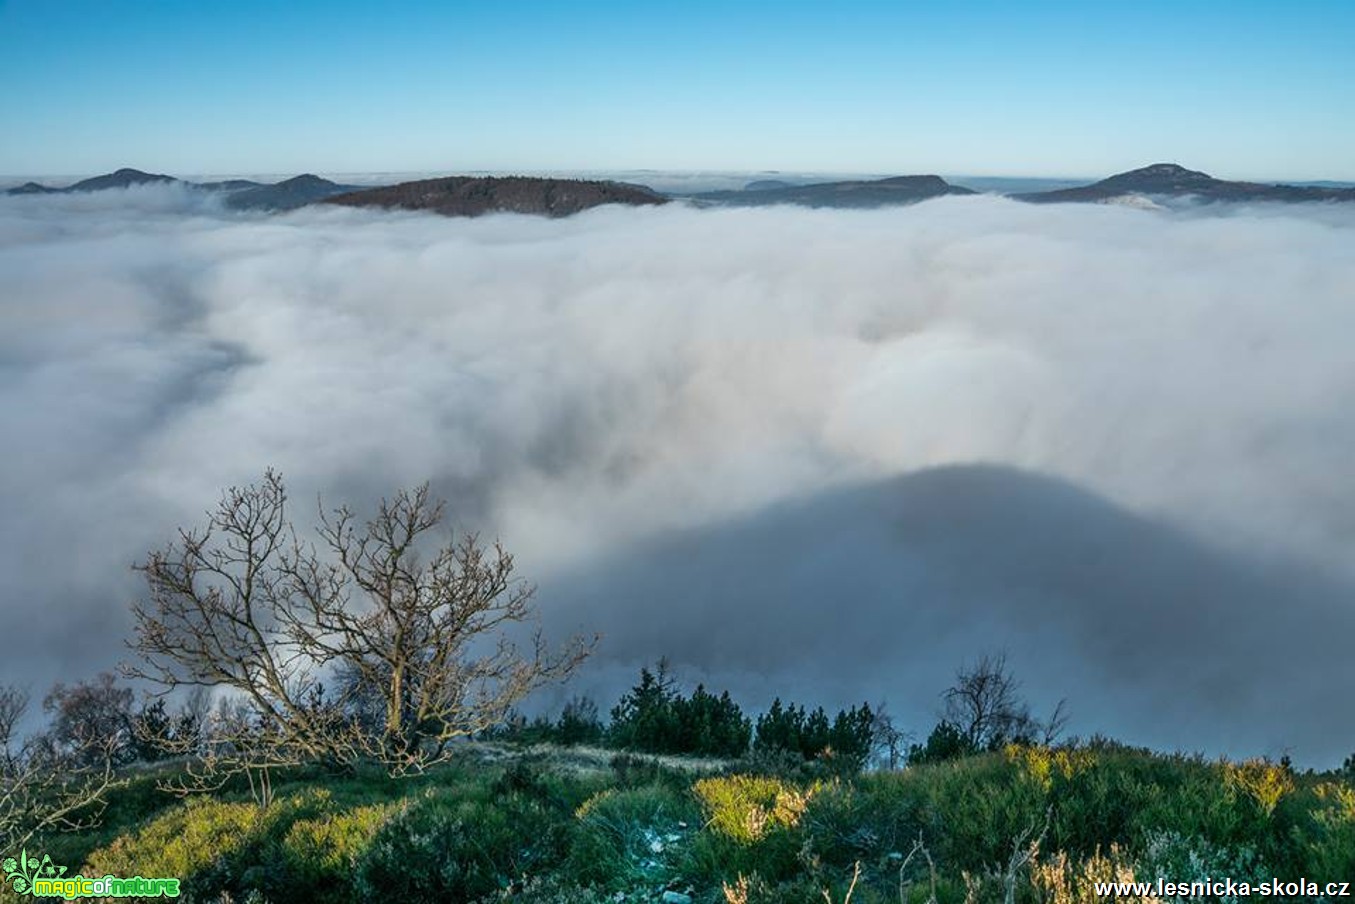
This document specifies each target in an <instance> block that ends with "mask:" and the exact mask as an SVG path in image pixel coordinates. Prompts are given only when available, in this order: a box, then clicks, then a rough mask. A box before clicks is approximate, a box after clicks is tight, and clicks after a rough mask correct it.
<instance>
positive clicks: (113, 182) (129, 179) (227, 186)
mask: <svg viewBox="0 0 1355 904" xmlns="http://www.w3.org/2000/svg"><path fill="white" fill-rule="evenodd" d="M138 185H183V186H186V187H188V188H195V189H199V190H201V191H211V192H222V193H225V195H226V202H225V203H226V206H227V207H230V208H232V209H235V210H292V209H294V208H297V207H301V206H303V205H305V204H311V203H314V202H315V201H319V200H322V199H324V198H328V197H330V196H331V195H339V194H343V193H344V192H350V191H353V190H354V189H357V188H361V186H358V185H341V184H339V183H337V182H331V181H329V180H328V179H322V178H320V177H319V176H315V175H311V174H310V173H306V174H305V175H301V176H294V177H293V178H291V179H286V180H284V181H282V182H278V183H276V184H272V185H269V184H266V183H263V182H255V181H254V180H252V179H226V180H224V181H220V182H189V181H187V180H185V179H178V178H175V177H174V176H166V175H164V174H162V173H147V172H143V171H142V170H138V169H131V168H128V167H124V168H122V169H120V170H116V171H114V172H111V173H105V174H104V175H102V176H93V177H91V178H89V179H82V180H80V181H79V182H76V183H74V184H73V185H68V186H66V187H65V188H52V187H50V186H47V185H42V184H41V183H38V182H26V183H24V184H23V185H20V186H17V187H15V188H11V189H9V190H8V191H6V192H5V194H7V195H55V194H82V193H85V192H95V191H106V190H108V189H119V188H132V187H134V186H138Z"/></svg>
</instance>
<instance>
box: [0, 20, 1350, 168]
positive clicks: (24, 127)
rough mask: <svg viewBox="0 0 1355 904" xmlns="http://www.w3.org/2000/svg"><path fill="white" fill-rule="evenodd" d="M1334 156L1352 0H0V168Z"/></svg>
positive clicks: (1335, 161) (1250, 164) (802, 164)
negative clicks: (928, 0)
mask: <svg viewBox="0 0 1355 904" xmlns="http://www.w3.org/2000/svg"><path fill="white" fill-rule="evenodd" d="M1160 160H1174V161H1177V162H1181V163H1183V164H1186V165H1188V166H1192V167H1196V168H1200V169H1205V170H1208V171H1210V172H1212V173H1214V174H1215V175H1220V176H1224V177H1233V178H1276V179H1280V178H1285V179H1318V178H1331V179H1355V2H1351V0H1323V2H1318V0H1290V2H1249V0H1232V2H1213V0H1204V2H1189V0H1175V2H1158V0H1139V2H1111V0H1083V2H1078V3H1066V2H1045V3H1034V2H1032V3H1018V2H986V0H974V2H951V3H937V4H915V3H907V2H903V0H893V2H865V0H857V2H853V0H842V2H838V3H828V2H824V0H819V2H797V0H786V2H781V3H775V4H773V3H736V2H725V3H714V2H705V0H687V2H680V3H678V2H674V3H647V2H644V0H628V2H594V3H575V4H570V3H567V2H563V0H557V2H553V3H549V2H500V3H457V2H439V3H424V2H408V3H399V2H389V3H384V4H378V3H356V2H345V0H324V2H310V0H287V2H278V0H270V2H255V0H230V2H215V0H136V2H133V0H0V173H4V174H9V175H23V174H40V173H41V174H46V173H53V174H56V173H69V174H79V173H92V172H101V171H106V170H110V169H113V168H116V167H118V166H124V165H128V166H136V167H139V168H142V169H150V170H156V171H163V172H170V173H177V174H191V173H211V172H215V173H248V172H267V173H289V172H299V171H303V170H310V171H318V172H344V171H348V172H355V171H425V170H447V171H454V170H459V169H467V170H470V169H498V170H503V169H509V170H513V169H517V170H544V169H594V170H606V169H635V168H654V169H684V170H686V169H696V170H704V169H712V170H713V169H746V170H762V169H778V170H787V171H795V170H809V171H834V172H872V173H914V172H939V173H952V174H954V173H966V174H976V175H981V174H1005V175H1030V176H1098V175H1104V174H1108V173H1111V172H1115V171H1118V170H1123V169H1128V168H1131V167H1134V166H1138V165H1142V164H1146V163H1151V162H1155V161H1160Z"/></svg>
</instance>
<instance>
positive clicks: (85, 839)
mask: <svg viewBox="0 0 1355 904" xmlns="http://www.w3.org/2000/svg"><path fill="white" fill-rule="evenodd" d="M162 777H163V776H157V775H155V774H145V775H140V776H137V777H136V778H135V779H133V780H132V781H131V783H130V784H128V785H127V786H126V787H124V788H122V789H120V790H119V791H118V792H117V793H116V794H114V795H113V796H112V797H111V799H110V807H109V810H108V811H107V813H106V814H105V825H104V827H103V828H102V829H100V830H98V831H97V832H91V833H85V834H80V835H66V836H59V837H53V838H49V839H46V840H45V841H44V844H45V850H46V852H47V853H49V854H51V855H52V857H53V859H54V861H56V862H60V863H65V864H67V865H69V866H71V867H72V870H71V872H74V871H75V870H74V866H75V865H76V864H83V867H82V869H81V871H82V872H83V873H84V874H85V875H103V874H105V873H113V874H115V875H120V874H128V875H130V874H141V875H147V876H151V875H155V876H161V875H177V876H180V877H182V878H183V879H184V888H185V890H186V892H187V894H188V896H189V899H190V900H196V901H215V900H227V899H229V900H234V901H247V900H254V901H262V900H268V901H279V902H280V901H288V902H309V901H315V902H319V901H374V900H383V899H394V900H401V901H410V902H418V901H429V902H432V901H448V902H469V901H486V902H488V901H499V900H514V901H524V902H601V901H615V902H621V901H635V902H638V901H661V900H666V901H685V900H691V901H694V902H735V904H737V902H773V901H814V900H823V899H824V894H825V893H826V894H827V895H828V896H829V900H831V901H842V900H844V899H845V898H844V896H845V895H846V894H847V890H848V888H849V887H850V886H852V885H853V884H854V888H853V889H852V892H851V894H852V897H851V900H852V901H854V902H884V901H889V902H897V901H900V900H906V901H914V902H921V901H925V900H929V899H932V898H933V896H934V899H935V900H937V901H939V902H961V901H1001V900H1016V901H1030V902H1034V901H1092V900H1095V898H1094V897H1093V895H1092V891H1091V886H1090V883H1091V881H1093V879H1094V878H1109V877H1112V876H1114V877H1120V878H1126V877H1130V876H1133V877H1137V878H1139V879H1145V878H1146V879H1147V880H1148V881H1152V880H1155V879H1156V877H1158V876H1164V877H1167V878H1169V879H1173V880H1177V881H1188V880H1191V879H1202V878H1204V877H1205V876H1214V877H1232V878H1234V879H1238V880H1242V879H1250V880H1251V881H1253V882H1259V881H1263V880H1265V879H1268V878H1271V877H1279V878H1297V877H1300V876H1306V877H1310V878H1318V879H1323V880H1324V881H1325V880H1328V879H1339V878H1341V877H1348V876H1351V875H1355V786H1352V784H1351V783H1350V781H1349V779H1348V778H1346V779H1342V778H1340V777H1337V776H1331V775H1329V776H1315V775H1302V776H1300V775H1294V774H1292V773H1291V772H1289V771H1288V770H1287V769H1286V768H1285V767H1284V766H1281V765H1277V764H1265V763H1244V764H1232V763H1226V762H1208V761H1205V760H1203V759H1200V758H1191V757H1182V756H1162V755H1155V754H1152V753H1149V752H1147V751H1143V750H1134V749H1129V748H1125V747H1121V746H1118V745H1115V744H1111V743H1108V742H1097V743H1091V744H1086V745H1070V746H1063V747H1054V748H1049V747H1041V746H1025V745H1011V746H1009V747H1007V748H1005V749H1003V750H1000V751H995V752H991V753H983V754H979V755H975V756H971V757H966V758H961V759H958V760H952V761H948V762H944V763H937V764H926V765H915V766H911V767H909V768H907V769H904V770H898V771H880V772H869V773H864V774H858V775H844V776H836V777H827V778H823V777H820V778H807V777H804V776H801V775H793V774H784V773H780V774H778V773H776V772H774V771H771V772H769V771H767V770H766V769H763V768H757V767H756V766H754V765H752V764H749V763H747V762H741V761H725V762H722V763H721V762H709V761H707V762H704V763H702V762H698V763H695V764H693V765H690V766H683V765H682V764H681V762H680V761H667V762H659V761H658V760H657V759H651V758H646V757H640V756H634V755H619V756H616V757H615V758H614V759H612V760H611V761H610V763H609V762H608V760H607V759H606V758H605V756H603V755H601V754H600V753H599V752H598V751H596V750H593V749H583V750H581V751H580V752H578V753H570V752H569V751H568V750H565V749H563V748H559V747H529V748H522V749H519V750H516V751H514V750H512V749H510V748H506V747H504V746H502V745H494V744H484V743H477V744H469V745H465V747H463V748H462V749H461V751H460V753H459V755H458V757H457V758H456V759H455V760H454V761H452V762H450V763H447V764H444V765H442V766H439V767H438V768H437V769H435V770H432V771H430V772H429V773H427V774H426V775H423V776H420V777H417V778H410V779H407V780H396V779H391V778H389V777H388V776H386V775H384V774H381V773H377V772H363V771H359V772H357V773H354V774H350V775H345V776H335V775H326V774H323V773H322V772H321V771H319V770H316V769H309V770H297V771H295V772H293V773H291V774H289V775H288V776H287V777H286V778H285V779H283V780H281V781H280V782H279V785H278V789H277V790H278V794H277V799H276V801H275V803H274V804H273V805H272V806H270V807H269V808H267V809H259V808H258V807H257V806H256V805H255V804H254V803H253V802H252V801H251V800H250V798H249V796H248V791H247V789H246V788H244V787H243V785H242V784H241V783H238V782H237V783H236V784H235V785H233V786H230V787H226V788H223V789H222V790H221V791H220V792H218V793H217V794H216V795H213V796H210V797H198V798H193V799H190V800H188V801H180V800H178V799H176V798H174V797H172V796H169V795H167V794H165V793H164V792H162V791H158V790H157V789H156V786H157V779H158V778H162ZM854 878H855V881H854V883H853V879H854ZM1008 888H1010V894H1011V897H1010V898H1008ZM665 895H667V897H665Z"/></svg>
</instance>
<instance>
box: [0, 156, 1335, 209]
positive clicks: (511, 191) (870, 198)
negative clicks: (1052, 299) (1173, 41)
mask: <svg viewBox="0 0 1355 904" xmlns="http://www.w3.org/2000/svg"><path fill="white" fill-rule="evenodd" d="M140 185H182V186H185V187H187V188H192V189H197V190H200V191H210V192H216V193H220V194H222V195H224V201H223V203H224V204H225V206H226V207H228V208H230V209H232V210H259V211H286V210H294V209H296V208H298V207H303V206H306V205H308V204H316V203H334V204H340V205H343V206H348V207H380V208H394V209H403V210H429V211H433V212H435V213H441V214H444V215H448V216H477V215H480V214H484V213H491V212H499V211H501V212H514V213H527V214H536V215H540V216H548V217H561V216H568V215H570V214H572V213H577V212H579V211H581V210H587V209H589V208H591V207H597V206H599V205H602V204H628V205H641V206H644V205H656V204H664V203H666V202H668V201H669V200H673V199H678V200H684V201H689V202H693V203H696V204H698V205H701V206H723V207H762V206H769V205H775V204H788V205H795V206H800V207H813V208H846V209H863V208H878V207H887V206H895V205H903V204H915V203H917V202H919V201H925V200H928V199H930V198H938V197H944V196H947V195H974V194H979V193H980V192H976V191H975V190H974V189H972V188H967V187H965V186H963V185H956V184H953V183H950V182H948V181H946V180H945V179H943V178H942V177H940V176H935V175H913V176H892V177H888V178H884V179H848V180H841V181H835V182H816V183H808V184H795V183H792V182H789V181H786V180H782V179H757V180H754V181H752V182H749V183H748V184H747V185H745V186H744V187H743V188H742V189H739V190H732V191H731V190H724V191H706V192H689V193H683V192H668V193H660V192H656V191H654V190H652V189H650V188H648V187H646V186H643V185H636V184H632V183H629V182H616V181H610V180H588V179H564V178H541V177H532V176H446V177H441V178H435V179H420V180H416V181H411V182H401V183H398V184H396V185H386V186H380V187H370V186H362V185H345V184H342V183H338V182H333V181H330V180H329V179H324V178H322V177H320V176H316V175H314V174H311V173H305V174H302V175H300V176H294V177H292V178H290V179H285V180H283V181H281V182H277V183H272V184H266V183H262V182H256V181H253V180H250V179H227V180H222V181H217V182H191V181H188V180H184V179H178V178H176V177H174V176H168V175H165V174H163V173H148V172H144V171H142V170H138V169H131V168H128V167H124V168H122V169H119V170H116V171H114V172H111V173H105V174H103V175H100V176H93V177H90V178H88V179H82V180H80V181H78V182H75V183H74V184H72V185H69V186H66V187H65V188H56V187H52V186H48V185H43V184H41V183H38V182H26V183H24V184H22V185H18V186H15V187H13V188H10V189H8V190H7V191H5V194H7V195H11V196H18V195H51V194H72V193H84V192H96V191H104V190H108V189H127V188H131V187H135V186H140ZM1065 185H1066V183H1065ZM993 190H995V189H992V188H991V187H990V189H989V191H993ZM1007 196H1008V197H1011V198H1014V199H1016V200H1020V201H1026V202H1029V203H1033V204H1057V203H1117V204H1129V205H1130V206H1137V207H1144V208H1153V207H1155V206H1158V205H1157V204H1156V201H1163V200H1164V199H1174V198H1179V199H1192V200H1197V201H1204V202H1273V203H1304V202H1314V201H1322V202H1332V201H1337V202H1352V201H1355V186H1352V185H1349V184H1341V183H1324V182H1309V183H1305V184H1292V185H1291V184H1283V183H1262V182H1236V181H1229V180H1226V179H1216V178H1214V177H1213V176H1211V175H1209V174H1208V173H1205V172H1201V171H1199V170H1192V169H1187V168H1186V167H1184V166H1181V165H1180V164H1176V163H1154V164H1151V165H1149V166H1144V167H1140V168H1138V169H1134V170H1129V171H1127V172H1123V173H1117V174H1115V175H1113V176H1108V177H1107V178H1105V179H1102V180H1100V181H1098V182H1093V183H1089V184H1086V185H1072V186H1067V187H1062V188H1055V189H1052V190H1046V191H1025V192H1014V193H1009V194H1008V195H1007ZM1154 199H1156V201H1155V200H1154Z"/></svg>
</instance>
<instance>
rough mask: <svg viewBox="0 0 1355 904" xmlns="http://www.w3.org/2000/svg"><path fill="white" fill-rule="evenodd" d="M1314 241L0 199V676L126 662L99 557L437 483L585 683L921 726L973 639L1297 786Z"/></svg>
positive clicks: (1318, 751) (1340, 551)
mask: <svg viewBox="0 0 1355 904" xmlns="http://www.w3.org/2000/svg"><path fill="white" fill-rule="evenodd" d="M1353 238H1355V213H1353V212H1351V211H1348V210H1345V209H1340V208H1334V207H1326V208H1311V209H1305V208H1297V207H1295V208H1272V209H1250V210H1233V211H1230V212H1227V213H1220V212H1219V211H1207V212H1190V211H1184V212H1183V211H1178V212H1173V213H1155V212H1144V211H1138V210H1128V209H1120V208H1114V207H1102V206H1083V207H1071V206H1069V207H1063V206H1059V207H1032V206H1025V205H1021V204H1018V203H1015V202H1011V201H1006V200H1002V199H997V198H990V197H978V198H955V199H942V200H938V201H933V202H928V203H926V204H922V205H919V206H916V207H910V208H902V209H895V210H885V211H878V212H838V211H808V210H798V209H757V210H729V211H717V210H704V211H703V210H693V209H689V208H684V207H679V206H669V207H666V208H662V209H653V210H628V209H602V210H597V211H593V212H590V213H588V214H585V215H582V216H578V217H574V218H570V219H568V220H563V221H552V220H542V219H530V218H521V217H488V218H484V219H479V220H449V219H440V218H435V217H430V216H422V215H396V214H377V213H371V212H364V211H355V210H320V209H317V210H304V211H300V212H297V213H294V214H291V215H288V216H285V217H273V218H260V217H248V218H247V217H239V216H228V215H226V214H223V213H221V212H220V211H219V210H218V209H217V208H215V207H214V206H213V205H212V204H211V203H210V202H205V201H204V200H203V199H202V198H201V196H198V195H194V194H193V193H189V192H181V191H176V190H173V189H164V188H159V189H157V188H146V189H141V190H132V191H128V192H103V193H99V194H96V195H88V196H80V197H75V196H72V197H70V198H67V197H59V198H40V197H35V198H10V199H0V418H3V422H4V424H5V430H4V437H5V438H4V446H5V448H4V453H5V454H4V464H3V465H0V495H2V496H3V499H4V500H5V503H4V506H3V508H2V509H0V601H2V602H3V606H4V613H3V614H4V617H5V619H6V626H7V627H8V628H12V630H11V631H10V632H9V633H10V637H11V640H9V641H8V642H7V650H6V659H5V663H4V665H3V666H2V667H0V680H11V681H13V680H18V681H22V682H28V683H31V684H32V685H33V686H34V687H35V688H36V689H42V688H43V687H44V686H45V685H46V684H47V683H49V682H50V681H52V680H55V679H57V678H64V679H67V680H70V679H72V678H77V677H81V676H83V675H86V674H89V673H91V672H92V671H94V670H95V669H97V668H99V667H101V666H106V665H109V664H111V663H113V662H114V661H116V660H117V659H118V658H120V656H121V655H122V649H121V639H122V637H123V636H125V630H126V626H127V618H126V603H127V602H128V600H129V599H130V598H132V597H133V596H134V595H135V594H136V593H137V591H138V586H137V583H136V580H135V576H134V575H132V574H131V573H130V572H129V570H128V566H129V565H130V564H131V563H132V562H133V561H135V560H136V559H137V558H138V557H140V556H142V555H144V553H145V551H146V550H147V549H148V548H150V547H152V546H155V545H157V544H159V543H161V542H162V541H164V540H165V539H167V538H168V537H169V536H171V534H172V531H173V529H174V528H175V527H176V526H177V525H179V524H183V523H190V522H192V521H194V520H195V519H197V518H198V517H199V516H200V514H201V512H202V511H203V510H204V509H205V508H207V507H208V506H209V505H210V504H211V503H212V502H213V501H214V499H215V498H216V495H217V492H218V490H219V488H220V487H222V486H223V485H226V484H229V483H233V482H241V481H248V480H251V479H253V478H255V477H257V476H258V475H259V473H260V472H261V471H262V470H263V468H264V467H266V466H269V465H271V466H275V467H277V468H279V469H280V470H281V471H282V472H283V474H284V475H285V476H286V477H287V478H288V481H289V484H290V486H291V488H292V490H293V495H294V498H296V499H297V500H299V501H300V502H301V503H302V504H303V505H302V508H303V511H302V514H303V515H304V513H305V508H306V506H305V503H306V501H307V500H310V499H313V498H314V495H315V494H316V493H317V492H321V491H323V492H324V493H325V494H326V495H327V496H330V497H333V498H335V499H336V500H337V499H350V500H353V501H355V502H362V501H364V500H368V499H371V498H373V497H376V496H379V495H380V494H381V493H383V492H389V491H390V490H391V489H393V488H394V487H396V486H398V485H401V484H410V483H415V482H418V481H421V480H423V479H425V478H431V479H433V481H434V484H435V486H436V487H437V489H438V490H439V491H440V492H441V493H443V494H444V495H446V496H447V497H449V498H450V499H451V500H452V502H453V503H454V508H455V511H456V515H457V519H458V521H459V522H460V523H462V524H464V525H465V526H468V527H478V528H481V529H484V530H486V531H489V532H492V533H497V534H500V535H501V536H502V537H503V539H504V541H505V543H506V545H508V546H509V547H510V548H511V549H513V550H514V551H515V552H516V553H517V554H518V560H519V564H520V565H521V567H522V569H523V572H524V574H526V575H527V576H530V577H531V578H533V579H534V580H535V581H536V582H537V583H538V584H539V585H540V599H541V601H542V604H543V607H545V608H547V609H548V610H549V612H550V615H549V619H548V623H549V624H550V625H551V626H552V627H554V628H556V629H558V630H562V631H563V630H567V629H571V628H574V627H584V628H588V629H597V630H601V631H603V632H604V634H605V635H606V638H605V640H604V643H603V646H602V648H601V649H600V651H599V656H598V659H597V663H596V664H595V665H594V667H593V670H592V672H591V673H590V675H589V676H585V679H584V681H585V683H587V682H590V681H591V682H593V684H594V686H596V687H598V688H599V689H602V690H606V691H607V692H609V693H610V692H611V691H612V690H614V689H615V688H614V687H611V686H610V685H608V682H609V681H612V680H614V679H615V676H618V675H626V676H628V670H629V669H630V668H631V667H632V666H633V665H634V664H636V663H638V662H639V661H642V660H644V659H649V658H653V657H655V656H657V655H660V654H663V653H667V654H668V655H670V656H671V657H673V659H674V660H675V661H676V663H677V664H678V665H679V667H680V668H683V669H685V670H686V671H687V672H688V673H689V674H691V675H692V676H693V677H698V676H700V677H708V678H710V679H711V680H714V681H717V682H719V683H728V684H731V685H732V686H733V687H734V688H735V689H736V690H739V691H740V692H741V693H742V694H743V695H744V697H745V699H747V700H748V701H749V702H751V703H754V704H760V703H765V702H766V699H765V698H766V697H767V696H768V695H770V694H771V693H773V692H776V691H778V690H783V689H785V688H786V687H788V686H799V687H803V688H805V691H804V694H805V695H806V696H811V695H813V694H815V693H818V694H820V695H822V696H823V697H824V698H825V699H824V702H828V703H832V702H846V701H847V700H855V699H862V698H868V699H871V700H875V699H879V698H881V697H888V698H889V700H890V701H891V707H892V708H894V709H895V710H897V711H901V712H902V713H905V714H907V715H908V716H909V717H910V720H911V721H912V722H913V726H914V727H916V728H924V727H925V726H926V724H927V720H928V719H929V718H930V715H931V709H932V708H933V707H934V706H935V702H936V693H937V691H938V690H940V688H941V687H943V686H944V685H945V684H946V682H947V680H948V678H949V676H950V674H951V672H952V671H953V670H954V668H955V666H956V665H957V664H958V661H959V659H961V658H963V657H964V656H966V655H968V656H972V655H974V654H975V653H977V652H980V651H982V650H985V649H992V648H997V647H1006V648H1008V649H1009V650H1011V652H1012V662H1013V663H1014V664H1015V666H1016V667H1017V669H1018V671H1019V672H1020V673H1021V674H1022V675H1023V676H1024V677H1025V678H1026V680H1027V686H1028V689H1029V690H1030V692H1031V695H1032V696H1033V697H1035V698H1036V699H1037V701H1039V702H1041V703H1048V702H1052V701H1053V700H1054V699H1056V698H1057V697H1059V696H1067V697H1068V698H1069V702H1070V705H1071V707H1072V711H1073V715H1074V723H1073V728H1074V729H1075V730H1078V731H1082V732H1089V731H1093V730H1102V731H1106V732H1108V733H1113V734H1116V735H1120V736H1123V737H1126V738H1128V739H1130V740H1139V741H1145V742H1152V743H1156V744H1162V745H1166V746H1173V747H1175V746H1180V747H1184V748H1187V749H1197V748H1198V749H1205V750H1209V751H1211V752H1223V751H1227V752H1233V753H1244V754H1250V753H1259V752H1268V753H1280V752H1284V751H1286V750H1291V751H1292V752H1293V753H1294V755H1295V756H1296V758H1297V759H1299V760H1300V761H1311V762H1317V763H1329V762H1333V761H1337V760H1339V759H1340V756H1342V755H1344V753H1348V752H1349V750H1350V749H1351V748H1352V747H1355V716H1351V715H1348V713H1349V707H1348V706H1345V705H1343V701H1345V700H1348V695H1349V690H1350V688H1351V687H1352V686H1353V685H1355V673H1353V672H1352V666H1351V664H1350V660H1349V657H1348V656H1346V655H1345V654H1344V652H1343V645H1342V643H1341V642H1338V640H1340V639H1345V640H1348V638H1349V637H1350V636H1351V628H1352V626H1353V625H1355V621H1353V619H1355V616H1353V615H1352V613H1355V596H1353V595H1352V593H1351V586H1352V581H1355V575H1352V569H1351V566H1350V565H1349V564H1348V563H1349V560H1350V556H1349V550H1350V548H1351V542H1352V536H1353V535H1355V481H1352V480H1350V479H1349V477H1350V469H1351V465H1350V464H1349V463H1350V462H1351V461H1352V460H1353V455H1355V421H1353V420H1352V417H1351V415H1350V412H1349V406H1348V404H1347V401H1346V400H1348V399H1349V398H1351V397H1353V395H1355V357H1353V356H1351V355H1350V353H1349V350H1348V347H1349V336H1350V335H1352V333H1355V305H1352V304H1351V299H1353V298H1355V257H1353V256H1352V255H1350V253H1349V249H1350V247H1351V243H1352V239H1353ZM660 628H661V629H660ZM14 638H21V639H20V640H17V641H16V640H15V639H14ZM797 683H798V684H797ZM1342 720H1344V721H1342Z"/></svg>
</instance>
